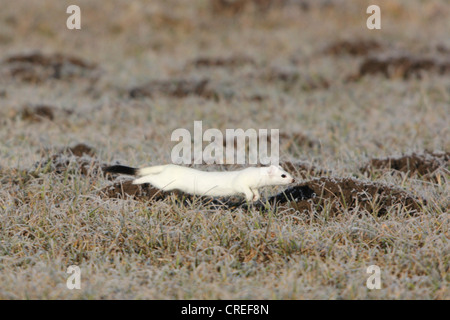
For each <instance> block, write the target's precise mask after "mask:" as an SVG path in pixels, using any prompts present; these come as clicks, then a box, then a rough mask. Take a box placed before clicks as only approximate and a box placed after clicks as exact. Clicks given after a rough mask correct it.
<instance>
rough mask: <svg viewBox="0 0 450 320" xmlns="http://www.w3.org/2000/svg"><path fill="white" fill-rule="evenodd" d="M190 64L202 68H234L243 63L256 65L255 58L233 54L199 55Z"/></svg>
mask: <svg viewBox="0 0 450 320" xmlns="http://www.w3.org/2000/svg"><path fill="white" fill-rule="evenodd" d="M190 64H191V65H193V66H195V67H197V68H202V67H225V68H236V67H242V66H244V65H247V64H250V65H256V62H255V60H253V59H252V58H250V57H248V56H243V55H235V56H230V57H200V58H198V59H195V60H194V61H192V62H191V63H190Z"/></svg>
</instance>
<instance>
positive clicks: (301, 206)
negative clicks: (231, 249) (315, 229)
mask: <svg viewBox="0 0 450 320" xmlns="http://www.w3.org/2000/svg"><path fill="white" fill-rule="evenodd" d="M269 202H271V203H276V204H277V205H290V206H291V207H292V208H294V209H296V210H297V211H299V212H304V211H308V212H310V211H311V210H312V209H313V208H317V209H318V210H323V209H326V208H329V209H330V213H332V214H338V213H339V212H342V211H344V210H345V209H347V210H357V209H358V208H364V209H366V210H368V211H369V212H374V213H375V214H377V215H378V216H381V215H385V214H386V213H387V212H389V210H390V208H391V207H393V206H397V205H399V206H402V207H404V208H405V209H406V210H408V211H410V212H411V213H415V212H417V211H419V210H420V208H421V204H420V203H421V201H420V200H419V199H417V198H416V197H414V196H412V195H410V194H408V193H407V192H405V191H403V190H400V189H396V188H393V187H390V186H387V185H383V184H380V183H373V182H364V181H360V180H355V179H352V178H328V177H322V178H320V179H313V180H310V181H307V182H304V183H302V184H299V185H297V186H294V187H291V188H288V189H287V190H285V191H284V192H282V193H279V194H278V195H276V196H273V197H271V198H269Z"/></svg>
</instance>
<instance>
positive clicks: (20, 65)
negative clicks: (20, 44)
mask: <svg viewBox="0 0 450 320" xmlns="http://www.w3.org/2000/svg"><path fill="white" fill-rule="evenodd" d="M2 66H3V68H4V69H5V71H6V74H7V75H9V76H10V77H12V78H15V79H18V80H20V81H24V82H33V83H40V82H43V81H45V80H48V79H58V80H72V79H75V78H91V79H97V77H98V76H99V73H98V71H99V70H98V68H97V66H96V65H95V64H92V63H89V62H86V61H84V60H82V59H80V58H77V57H73V56H67V55H63V54H59V53H57V54H52V55H45V54H42V53H31V54H19V55H15V56H11V57H9V58H6V59H5V60H4V61H3V63H2Z"/></svg>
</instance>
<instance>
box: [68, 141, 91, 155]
mask: <svg viewBox="0 0 450 320" xmlns="http://www.w3.org/2000/svg"><path fill="white" fill-rule="evenodd" d="M62 152H64V153H70V154H72V155H74V156H76V157H82V156H84V155H87V156H90V157H93V156H95V150H94V148H92V147H90V146H88V145H86V144H84V143H79V144H76V145H74V146H73V147H69V148H64V149H63V150H62Z"/></svg>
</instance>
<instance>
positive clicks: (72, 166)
mask: <svg viewBox="0 0 450 320" xmlns="http://www.w3.org/2000/svg"><path fill="white" fill-rule="evenodd" d="M46 152H47V151H45V150H44V157H43V159H42V160H40V161H38V162H36V163H35V164H34V165H33V166H32V168H31V169H30V170H29V171H30V172H32V173H56V174H65V173H73V174H75V173H81V174H82V175H85V176H96V175H98V174H103V171H102V168H104V167H106V164H105V163H102V162H100V161H99V160H98V159H95V158H93V157H94V156H95V150H94V149H93V148H92V147H89V146H88V145H86V144H84V143H80V144H77V145H75V146H73V147H67V148H63V149H61V150H59V151H58V152H57V153H55V154H53V155H50V156H47V157H45V153H46Z"/></svg>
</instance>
